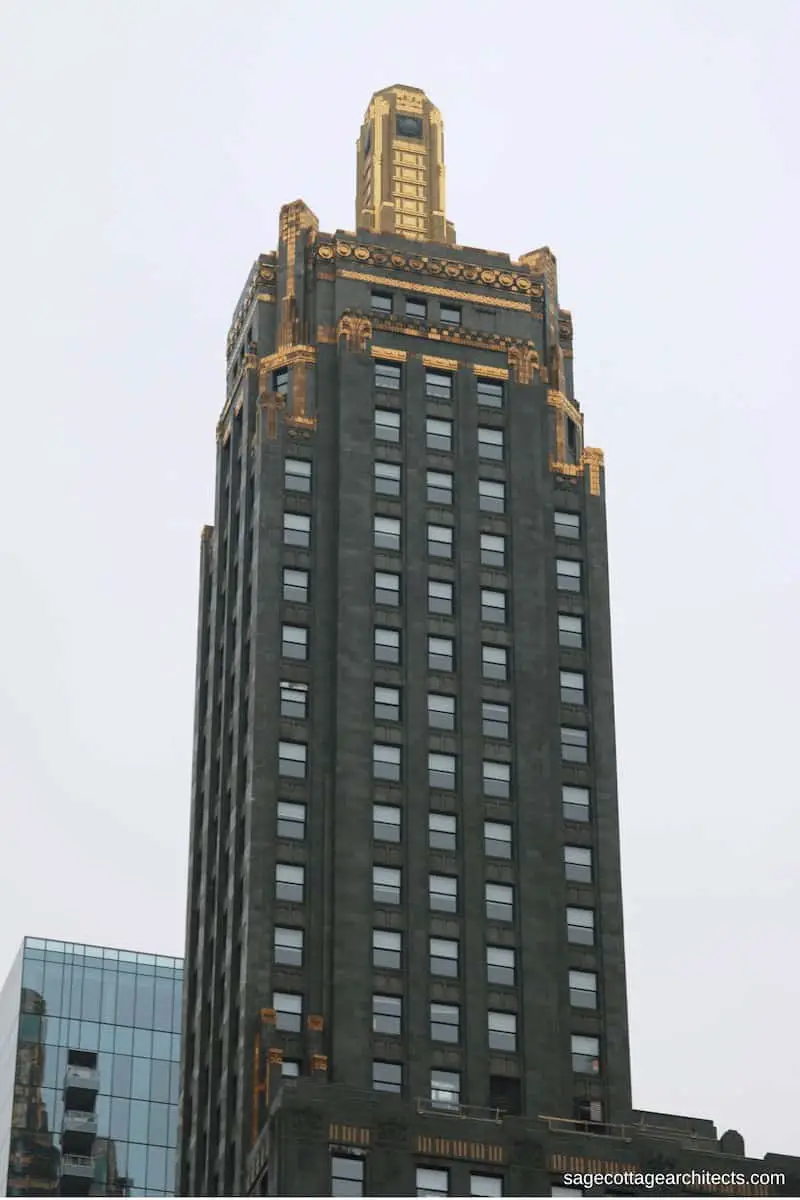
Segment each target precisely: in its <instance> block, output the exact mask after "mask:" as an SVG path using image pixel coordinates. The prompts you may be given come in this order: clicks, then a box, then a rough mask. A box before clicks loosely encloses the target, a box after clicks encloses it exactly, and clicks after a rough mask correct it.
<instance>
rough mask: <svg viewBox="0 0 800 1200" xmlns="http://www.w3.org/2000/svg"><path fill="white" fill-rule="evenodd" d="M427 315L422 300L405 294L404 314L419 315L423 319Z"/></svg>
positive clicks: (408, 315)
mask: <svg viewBox="0 0 800 1200" xmlns="http://www.w3.org/2000/svg"><path fill="white" fill-rule="evenodd" d="M427 315H428V306H427V304H426V303H425V301H424V300H415V299H414V298H413V297H412V296H406V316H407V317H420V318H421V319H422V320H423V321H424V320H425V318H426V317H427Z"/></svg>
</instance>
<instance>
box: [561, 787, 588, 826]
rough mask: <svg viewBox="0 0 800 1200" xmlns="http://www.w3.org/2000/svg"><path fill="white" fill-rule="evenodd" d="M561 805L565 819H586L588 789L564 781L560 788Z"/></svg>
mask: <svg viewBox="0 0 800 1200" xmlns="http://www.w3.org/2000/svg"><path fill="white" fill-rule="evenodd" d="M561 806H562V809H563V813H564V820H565V821H588V820H589V789H588V788H587V787H573V786H572V785H571V784H566V783H565V784H564V785H563V787H562V788H561Z"/></svg>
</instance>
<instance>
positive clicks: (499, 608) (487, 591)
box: [481, 588, 506, 625]
mask: <svg viewBox="0 0 800 1200" xmlns="http://www.w3.org/2000/svg"><path fill="white" fill-rule="evenodd" d="M481 620H482V621H487V622H491V623H492V624H494V625H505V623H506V594H505V592H495V591H492V589H491V588H481Z"/></svg>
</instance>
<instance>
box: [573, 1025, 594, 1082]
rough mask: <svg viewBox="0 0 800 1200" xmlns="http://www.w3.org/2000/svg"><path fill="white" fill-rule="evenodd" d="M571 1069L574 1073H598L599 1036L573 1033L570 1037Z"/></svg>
mask: <svg viewBox="0 0 800 1200" xmlns="http://www.w3.org/2000/svg"><path fill="white" fill-rule="evenodd" d="M570 1044H571V1049H572V1069H573V1071H574V1072H575V1074H576V1075H599V1073H600V1038H596V1037H585V1036H583V1035H581V1034H577V1033H573V1035H572V1037H571V1039H570Z"/></svg>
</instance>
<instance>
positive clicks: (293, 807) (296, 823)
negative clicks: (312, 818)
mask: <svg viewBox="0 0 800 1200" xmlns="http://www.w3.org/2000/svg"><path fill="white" fill-rule="evenodd" d="M305 836H306V806H305V804H295V803H293V802H292V801H290V800H279V801H278V837H284V838H294V839H296V840H301V839H302V838H304V837H305Z"/></svg>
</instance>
